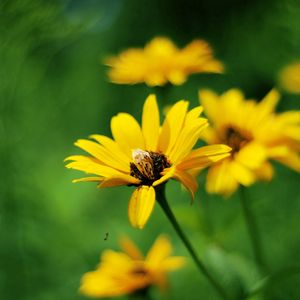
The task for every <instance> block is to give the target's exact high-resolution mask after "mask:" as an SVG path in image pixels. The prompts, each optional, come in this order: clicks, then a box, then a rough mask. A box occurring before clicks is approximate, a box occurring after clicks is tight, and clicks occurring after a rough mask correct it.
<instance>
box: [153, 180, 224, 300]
mask: <svg viewBox="0 0 300 300" xmlns="http://www.w3.org/2000/svg"><path fill="white" fill-rule="evenodd" d="M156 192H157V201H158V203H159V204H160V206H161V208H162V210H163V211H164V213H165V214H166V216H167V218H168V219H169V221H170V222H171V224H172V226H173V228H174V229H175V231H176V233H177V234H178V236H179V237H180V239H181V241H182V242H183V244H184V245H185V247H186V249H187V250H188V252H189V253H190V255H191V256H192V258H193V260H194V262H195V264H196V266H197V267H198V269H199V271H200V273H202V274H203V275H204V276H205V277H206V278H207V280H208V281H209V282H210V283H211V285H212V286H213V287H214V288H215V290H216V291H217V292H218V294H219V296H220V297H221V298H222V299H225V300H227V299H229V298H228V296H227V293H226V292H225V290H224V289H223V287H222V286H221V285H220V284H219V283H218V281H217V280H216V279H215V278H214V277H213V276H212V274H211V273H210V272H209V271H208V269H207V268H206V266H205V265H204V264H203V262H202V261H201V260H200V258H199V257H198V255H197V254H196V251H195V250H194V248H193V246H192V245H191V243H190V241H189V240H188V239H187V237H186V235H185V234H184V233H183V231H182V229H181V227H180V226H179V224H178V222H177V220H176V218H175V216H174V214H173V212H172V210H171V208H170V206H169V204H168V202H167V199H166V196H165V188H164V186H162V187H159V188H157V189H156Z"/></svg>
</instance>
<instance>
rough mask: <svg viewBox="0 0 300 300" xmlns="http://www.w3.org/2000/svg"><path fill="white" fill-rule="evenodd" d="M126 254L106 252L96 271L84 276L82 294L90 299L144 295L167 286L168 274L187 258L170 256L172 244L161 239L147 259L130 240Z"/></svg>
mask: <svg viewBox="0 0 300 300" xmlns="http://www.w3.org/2000/svg"><path fill="white" fill-rule="evenodd" d="M121 246H122V248H123V252H116V251H113V250H106V251H104V252H103V253H102V255H101V262H100V264H99V266H98V267H97V269H96V270H95V271H92V272H88V273H86V274H84V276H83V277H82V281H81V286H80V292H81V293H82V294H84V295H86V296H90V297H116V296H122V295H126V294H131V293H135V292H139V291H140V292H141V291H142V290H145V289H147V288H149V287H151V286H158V287H160V288H161V289H165V288H166V287H167V276H166V275H167V273H168V272H170V271H173V270H176V269H178V268H180V267H182V266H183V265H184V263H185V259H184V257H181V256H171V253H172V245H171V243H170V242H169V240H168V239H167V238H166V237H164V236H159V237H158V238H157V240H156V241H155V243H154V244H153V246H152V247H151V249H150V250H149V252H148V254H147V255H146V257H144V256H143V255H142V254H141V252H140V250H139V249H138V248H137V247H136V245H135V244H134V243H133V242H132V241H131V240H129V239H128V238H123V239H122V240H121Z"/></svg>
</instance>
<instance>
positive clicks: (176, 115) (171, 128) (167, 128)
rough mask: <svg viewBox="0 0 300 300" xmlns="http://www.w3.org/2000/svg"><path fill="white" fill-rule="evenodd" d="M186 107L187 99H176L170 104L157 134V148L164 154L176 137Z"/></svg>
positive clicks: (182, 121)
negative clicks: (158, 134)
mask: <svg viewBox="0 0 300 300" xmlns="http://www.w3.org/2000/svg"><path fill="white" fill-rule="evenodd" d="M187 108H188V102H187V101H183V100H181V101H178V102H177V103H176V104H174V105H173V106H172V108H171V109H170V111H169V112H168V114H167V116H166V118H165V121H164V123H163V125H162V128H161V133H160V136H159V142H158V150H160V151H162V152H163V153H165V154H166V155H167V154H168V151H170V150H171V149H172V147H173V145H174V143H175V142H176V139H177V138H178V135H179V133H180V130H181V128H182V126H183V123H184V119H185V116H186V111H187Z"/></svg>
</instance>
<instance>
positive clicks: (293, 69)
mask: <svg viewBox="0 0 300 300" xmlns="http://www.w3.org/2000/svg"><path fill="white" fill-rule="evenodd" d="M279 84H280V86H281V87H282V88H283V89H285V90H286V91H287V92H290V93H294V94H300V61H298V62H295V63H293V64H290V65H287V66H286V67H284V68H283V69H282V70H281V72H280V74H279Z"/></svg>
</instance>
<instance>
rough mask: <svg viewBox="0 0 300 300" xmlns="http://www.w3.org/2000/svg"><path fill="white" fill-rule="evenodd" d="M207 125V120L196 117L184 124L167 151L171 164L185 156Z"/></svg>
mask: <svg viewBox="0 0 300 300" xmlns="http://www.w3.org/2000/svg"><path fill="white" fill-rule="evenodd" d="M207 126H208V122H207V120H206V119H204V118H198V119H196V120H195V121H194V122H192V124H190V125H189V126H185V127H184V128H183V129H182V131H181V133H180V135H179V136H178V138H177V141H176V142H175V144H174V147H173V148H172V150H171V152H170V153H169V155H168V156H169V158H170V161H171V162H172V163H173V164H176V163H177V162H179V161H180V160H181V159H182V158H183V157H185V156H186V155H187V154H188V153H189V152H190V151H191V149H192V148H193V147H194V145H195V144H196V142H197V141H198V139H199V137H200V134H201V132H202V131H203V129H205V128H206V127H207Z"/></svg>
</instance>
